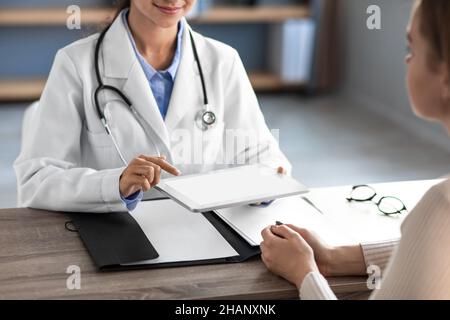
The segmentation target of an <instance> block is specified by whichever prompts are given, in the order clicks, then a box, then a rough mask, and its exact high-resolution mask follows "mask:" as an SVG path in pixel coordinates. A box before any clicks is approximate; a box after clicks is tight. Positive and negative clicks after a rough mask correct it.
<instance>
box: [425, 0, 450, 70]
mask: <svg viewBox="0 0 450 320" xmlns="http://www.w3.org/2000/svg"><path fill="white" fill-rule="evenodd" d="M418 5H419V6H418V10H419V11H418V14H419V23H420V32H421V33H422V34H423V35H424V36H425V39H427V41H428V44H429V45H430V49H431V50H430V52H429V56H430V59H429V61H430V66H431V67H433V68H434V67H435V66H436V62H444V63H445V64H446V65H447V68H448V72H449V73H450V1H449V0H419V4H418Z"/></svg>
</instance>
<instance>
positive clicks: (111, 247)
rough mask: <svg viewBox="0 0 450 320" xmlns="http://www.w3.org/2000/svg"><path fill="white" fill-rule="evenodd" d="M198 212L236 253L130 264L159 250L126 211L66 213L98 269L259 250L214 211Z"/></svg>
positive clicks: (246, 255) (244, 256) (241, 257)
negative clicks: (68, 214)
mask: <svg viewBox="0 0 450 320" xmlns="http://www.w3.org/2000/svg"><path fill="white" fill-rule="evenodd" d="M169 201H171V200H169ZM201 215H202V216H203V217H204V218H205V219H206V220H207V221H208V223H210V224H211V225H212V226H213V228H214V229H215V230H217V231H218V232H219V233H220V235H221V236H222V237H223V238H224V239H225V240H226V241H227V242H228V244H229V245H230V246H231V247H232V248H233V249H234V250H235V251H236V252H237V255H232V256H227V257H223V258H216V259H202V260H189V261H177V262H168V263H153V264H145V263H144V264H133V263H135V262H140V261H145V260H152V259H157V258H158V257H159V255H160V254H159V253H158V251H157V249H156V248H155V247H154V245H153V244H152V243H151V242H150V241H149V239H148V237H147V236H146V235H145V233H144V231H143V230H142V228H141V227H140V226H139V224H138V222H137V221H136V220H135V219H134V218H133V216H132V215H131V214H130V213H128V212H115V213H70V216H71V218H72V223H73V226H74V227H75V229H76V231H77V232H78V233H79V235H80V237H81V240H82V241H83V243H84V245H85V247H86V248H87V250H88V252H89V254H90V256H91V258H92V260H93V261H94V264H95V265H96V267H97V268H98V270H99V271H120V270H135V269H155V268H166V267H185V266H194V265H207V264H223V263H238V262H243V261H246V260H248V259H250V258H252V257H255V256H257V255H259V254H260V253H261V251H260V249H259V246H252V245H250V244H249V243H248V242H247V241H246V240H245V239H244V238H242V237H241V236H240V235H239V234H238V233H237V232H236V231H235V230H234V229H233V228H232V227H230V226H229V225H228V224H227V223H226V222H225V221H223V220H222V219H221V218H220V217H219V216H218V215H217V214H216V213H214V212H212V211H211V212H206V213H201Z"/></svg>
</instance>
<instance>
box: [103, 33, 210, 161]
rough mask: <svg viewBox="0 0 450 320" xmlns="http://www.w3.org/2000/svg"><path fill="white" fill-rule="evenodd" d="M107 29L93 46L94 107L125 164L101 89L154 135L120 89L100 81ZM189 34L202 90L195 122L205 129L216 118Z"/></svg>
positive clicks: (192, 38)
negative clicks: (103, 109)
mask: <svg viewBox="0 0 450 320" xmlns="http://www.w3.org/2000/svg"><path fill="white" fill-rule="evenodd" d="M108 30H109V27H108V28H106V29H105V30H103V32H102V33H101V34H100V36H99V38H98V40H97V44H96V46H95V57H94V65H95V75H96V77H97V82H98V87H97V88H96V89H95V91H94V103H95V108H96V110H97V114H98V117H99V118H100V120H101V122H102V124H103V127H104V128H105V130H106V132H107V134H108V135H109V136H110V137H111V140H112V142H113V144H114V147H115V149H116V150H117V153H118V154H119V157H120V159H121V161H122V162H123V164H124V165H125V166H127V165H128V163H127V161H126V160H125V157H124V156H123V154H122V152H121V151H120V148H119V145H118V143H117V141H116V139H115V138H114V135H113V134H112V132H111V128H110V127H109V125H108V121H107V120H106V117H105V114H104V112H103V111H102V109H101V108H100V103H99V97H98V96H99V94H100V92H101V91H102V90H109V91H112V92H115V93H116V94H117V95H118V96H119V97H120V98H121V99H122V100H123V101H124V102H125V104H126V105H127V106H128V109H129V110H130V111H131V113H132V114H133V116H134V117H135V118H136V120H137V122H138V123H139V124H140V125H141V127H142V128H143V129H144V131H145V133H146V135H147V136H148V137H152V136H154V135H150V134H149V133H148V132H147V128H148V126H146V125H144V123H143V122H142V117H141V116H140V115H139V113H138V112H137V110H136V109H135V108H134V107H133V105H132V103H131V101H130V99H128V97H127V96H126V95H125V94H124V93H123V92H122V91H120V90H119V89H117V88H116V87H114V86H110V85H106V84H104V83H103V81H102V78H101V76H100V68H99V55H100V46H101V44H102V42H103V39H104V37H105V35H106V33H107V32H108ZM189 36H190V39H191V44H192V50H193V52H194V58H195V62H196V63H197V67H198V72H199V74H200V81H201V85H202V91H203V108H202V110H200V111H199V112H197V114H196V115H195V123H196V124H197V126H198V128H199V129H201V130H203V131H206V130H208V129H210V128H211V127H212V126H213V125H214V124H215V123H216V120H217V119H216V115H215V113H214V112H213V111H211V110H210V106H209V103H208V95H207V92H206V86H205V78H204V77H203V70H202V66H201V64H200V59H199V57H198V52H197V47H196V46H195V41H194V37H193V36H192V32H191V31H190V30H189ZM150 140H151V141H152V144H153V146H154V147H155V150H157V155H158V156H160V155H161V154H160V152H159V148H158V146H157V145H156V144H155V142H154V141H153V139H150Z"/></svg>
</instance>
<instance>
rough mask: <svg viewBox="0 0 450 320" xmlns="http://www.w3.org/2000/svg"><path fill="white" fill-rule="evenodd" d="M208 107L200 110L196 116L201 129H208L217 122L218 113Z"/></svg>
mask: <svg viewBox="0 0 450 320" xmlns="http://www.w3.org/2000/svg"><path fill="white" fill-rule="evenodd" d="M208 109H209V108H207V109H203V110H200V111H199V112H197V115H196V116H195V122H196V123H197V126H198V128H199V129H201V130H203V131H206V130H208V129H210V128H211V127H212V126H213V125H214V124H215V123H216V120H217V119H216V115H215V113H214V112H212V111H209V110H208Z"/></svg>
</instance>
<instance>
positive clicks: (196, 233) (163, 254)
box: [128, 200, 239, 265]
mask: <svg viewBox="0 0 450 320" xmlns="http://www.w3.org/2000/svg"><path fill="white" fill-rule="evenodd" d="M131 215H132V216H133V218H134V219H135V220H136V221H137V223H138V224H139V226H140V227H141V229H142V231H143V232H144V233H145V235H146V237H147V238H148V240H149V241H150V242H151V243H152V244H153V246H154V247H155V249H156V251H157V252H158V253H159V257H158V258H157V259H153V260H146V261H140V262H137V263H132V264H128V265H140V264H158V263H172V262H183V261H197V260H210V259H218V258H227V257H234V256H238V255H239V254H238V253H237V252H236V250H234V249H233V247H232V246H231V245H230V244H229V243H228V242H227V241H226V240H225V239H224V238H223V237H222V235H221V234H220V233H219V231H217V230H216V228H214V227H213V225H212V224H211V223H210V222H209V221H208V220H207V219H206V218H205V217H204V216H203V215H201V214H193V213H192V212H190V211H188V210H186V209H184V208H183V207H181V206H180V205H178V204H177V203H175V202H174V201H172V200H157V201H146V202H142V203H140V204H139V206H138V207H137V208H136V210H135V211H134V212H132V213H131Z"/></svg>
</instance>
